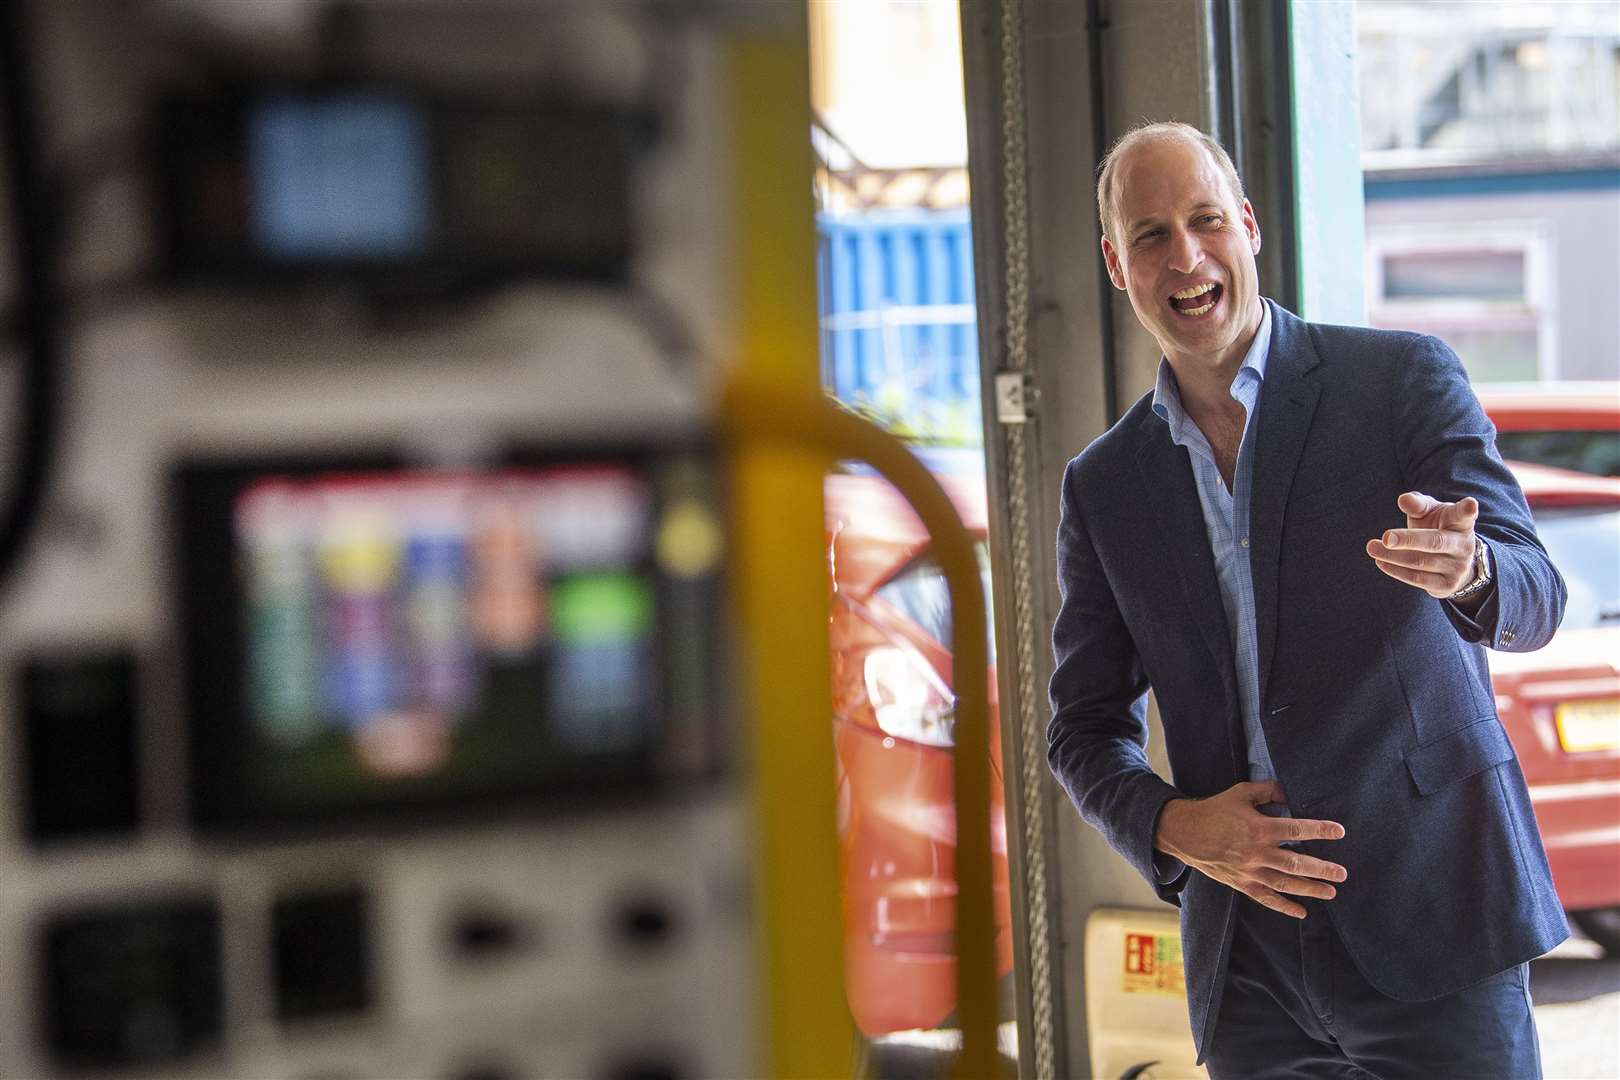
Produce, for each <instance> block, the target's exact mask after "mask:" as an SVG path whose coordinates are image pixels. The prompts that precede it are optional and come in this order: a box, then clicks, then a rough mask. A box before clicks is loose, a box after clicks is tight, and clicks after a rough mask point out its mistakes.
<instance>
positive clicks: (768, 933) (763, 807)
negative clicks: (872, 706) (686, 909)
mask: <svg viewBox="0 0 1620 1080" xmlns="http://www.w3.org/2000/svg"><path fill="white" fill-rule="evenodd" d="M721 419H722V423H723V425H724V427H725V429H726V431H727V433H728V435H729V437H730V438H731V439H732V440H733V441H734V442H735V444H736V457H737V459H738V460H739V474H738V483H739V489H740V490H739V491H738V493H737V498H738V503H737V508H738V522H737V529H738V541H739V543H738V563H739V567H738V573H739V577H740V584H741V585H742V589H743V594H744V604H743V615H744V621H745V624H747V625H745V631H746V637H747V640H750V641H752V642H754V643H755V644H756V647H755V650H754V655H753V657H752V659H753V661H754V665H755V667H756V673H755V677H754V679H753V682H752V688H753V700H752V701H751V702H750V703H749V707H750V709H751V711H752V713H753V715H755V716H759V717H761V718H762V719H763V724H762V725H761V727H760V728H757V729H755V730H753V731H751V732H750V733H749V736H750V739H751V742H752V745H751V747H750V753H751V758H752V761H753V764H754V778H753V780H754V797H755V804H756V809H757V813H756V815H755V821H756V829H758V830H759V833H758V842H759V850H760V855H761V858H760V862H759V865H758V868H757V871H758V875H759V876H758V886H759V895H760V903H759V905H758V908H757V910H758V913H759V918H760V921H761V927H760V941H761V947H762V949H763V956H762V961H763V963H762V967H761V974H762V977H763V978H764V980H765V983H764V986H763V992H764V994H765V996H766V997H767V999H768V1000H767V1007H766V1010H765V1013H766V1015H765V1017H764V1018H763V1019H764V1021H765V1023H766V1027H767V1032H766V1039H767V1045H768V1047H769V1050H768V1053H767V1058H768V1061H767V1068H768V1071H769V1073H770V1075H772V1076H794V1077H797V1076H829V1075H833V1070H832V1069H830V1068H829V1066H830V1065H831V1064H832V1063H833V1062H834V1060H835V1055H836V1054H837V1053H838V1052H839V1049H840V1043H842V1046H843V1047H844V1048H846V1049H845V1050H844V1052H845V1053H847V1046H848V1041H849V1036H850V1025H849V1021H848V1018H847V1014H844V1013H842V1010H843V1007H844V1006H843V1002H844V995H843V993H841V992H838V991H840V990H841V989H842V987H843V979H842V966H841V965H837V967H836V972H837V974H836V975H835V976H832V977H831V980H830V981H822V980H823V979H827V978H828V976H827V972H828V968H829V965H828V963H827V957H828V956H829V955H831V956H832V957H838V956H840V955H841V953H842V945H843V927H842V921H841V918H838V917H837V912H838V908H837V904H836V898H837V890H836V888H835V885H834V883H835V882H836V881H837V880H838V876H837V875H838V865H837V858H836V850H834V851H833V857H832V859H831V860H829V859H828V858H827V851H828V846H827V844H826V842H825V836H826V835H830V834H831V833H832V831H833V822H834V818H833V817H832V815H831V813H829V812H828V811H830V809H831V803H832V800H831V793H832V781H833V773H832V768H831V764H832V762H831V757H832V746H831V736H830V733H829V731H828V723H829V718H830V704H831V703H830V694H831V681H830V679H828V678H825V676H824V675H822V676H818V677H822V678H823V679H824V681H822V683H821V686H820V687H819V688H818V691H819V692H817V693H814V694H812V695H810V696H808V697H806V696H805V693H804V688H803V685H802V679H799V678H795V677H794V676H792V675H789V674H787V673H785V672H783V673H782V678H781V679H775V678H772V677H770V675H769V671H770V669H771V668H772V667H773V666H776V667H777V668H778V670H780V664H781V661H782V660H783V658H782V657H780V656H777V657H774V658H773V657H770V656H767V655H766V653H767V651H768V649H769V646H770V644H771V643H772V642H777V643H780V642H784V641H786V642H798V643H801V644H802V647H805V648H808V647H810V646H811V644H812V643H813V644H814V645H815V647H816V648H819V650H820V653H821V657H822V659H821V660H820V662H819V663H810V664H808V665H807V666H808V667H809V668H810V669H811V670H812V671H817V672H821V673H825V672H826V670H827V669H826V665H825V654H826V651H827V641H826V607H825V602H824V601H825V584H824V582H825V577H824V575H825V573H826V570H825V563H824V562H823V563H822V566H821V568H820V570H819V573H820V574H821V575H822V577H821V579H820V580H821V581H822V583H823V584H822V585H821V588H822V590H823V595H822V600H823V602H822V603H820V604H817V605H815V606H814V608H813V609H810V610H802V609H797V608H795V607H793V606H791V605H787V604H780V603H778V604H772V603H770V602H769V599H768V595H767V594H768V592H769V590H770V589H771V583H772V582H773V581H774V580H776V579H775V578H773V577H772V576H771V575H773V574H775V573H777V572H778V567H777V560H776V559H775V558H774V554H775V553H774V552H773V551H771V550H770V546H771V544H772V541H771V539H770V528H769V526H767V525H766V524H765V523H764V522H763V521H762V520H761V517H762V515H765V516H769V515H771V514H772V513H773V508H772V507H771V506H770V500H769V498H768V497H766V498H764V499H762V498H761V496H762V495H766V494H767V493H764V492H761V491H760V490H759V487H758V485H757V484H753V483H751V476H750V474H749V472H748V470H749V464H748V463H749V462H750V461H753V460H757V458H758V455H759V454H761V453H762V452H763V453H768V452H769V451H770V450H772V449H776V450H778V451H780V450H787V449H791V448H799V450H800V451H801V453H802V451H803V450H804V449H806V448H815V449H818V450H820V451H822V452H823V453H824V454H825V455H826V462H825V463H830V460H831V458H832V457H834V456H839V457H853V458H861V459H864V460H865V461H867V462H868V463H869V464H871V465H872V466H873V467H874V468H875V469H877V471H878V472H880V473H882V474H883V475H884V476H885V477H886V478H887V479H888V480H889V481H890V482H891V483H892V484H894V486H895V487H896V488H898V489H899V490H900V493H901V494H902V495H903V496H905V498H906V499H907V500H908V501H909V502H910V503H911V504H912V506H913V507H914V508H915V509H916V511H917V515H918V516H919V517H920V518H921V519H922V522H923V524H924V526H925V527H926V528H927V529H928V531H929V533H930V534H931V535H932V537H933V546H932V554H933V556H934V559H935V560H936V561H937V562H938V563H939V565H940V568H941V569H942V570H943V571H944V574H945V580H946V583H947V586H948V589H949V592H950V599H951V612H952V618H951V649H952V655H953V656H954V661H953V664H952V670H953V673H954V683H955V692H956V753H955V755H954V768H955V772H954V776H955V788H956V815H957V827H956V877H957V895H956V956H957V1015H958V1017H959V1018H960V1021H961V1025H962V1052H961V1054H960V1056H959V1057H958V1058H957V1061H956V1068H955V1074H956V1075H957V1076H959V1077H968V1078H973V1080H989V1078H991V1077H995V1076H996V1075H998V1073H999V1066H998V1059H997V1056H996V1040H995V1029H996V1021H997V1016H996V993H995V986H996V963H995V935H996V925H995V908H994V899H993V894H992V890H991V869H990V759H989V752H990V732H989V705H988V701H989V681H988V674H989V672H988V669H989V655H988V651H987V645H986V640H985V600H984V593H983V591H982V586H981V584H980V577H979V564H978V559H977V558H976V556H975V553H974V548H973V539H972V537H971V536H970V535H969V534H968V532H967V530H966V528H964V527H963V525H962V520H961V518H960V517H959V516H958V515H957V513H956V508H955V507H954V506H953V505H952V504H951V501H950V499H949V497H948V496H947V495H946V494H945V492H944V490H943V489H942V488H941V487H940V486H939V482H938V481H937V480H935V479H934V477H933V476H932V475H931V474H930V473H929V472H928V470H927V469H926V468H924V467H923V465H922V463H921V462H919V461H918V460H917V459H916V458H915V457H914V456H913V455H912V454H911V452H910V451H909V450H907V449H906V447H905V445H904V444H903V443H901V442H900V441H899V440H897V439H895V438H894V437H893V436H891V435H889V434H888V433H886V432H884V431H883V430H882V429H881V428H879V427H877V426H876V425H874V424H872V423H870V422H869V421H866V420H864V419H862V418H860V417H858V416H856V415H854V414H852V413H849V412H846V411H845V410H843V409H840V408H838V407H837V406H836V405H834V404H833V403H832V402H831V401H829V400H828V399H827V398H825V397H824V396H821V395H819V394H816V393H813V392H812V393H805V392H803V391H800V390H797V389H795V388H793V387H791V386H784V385H782V383H781V382H780V381H777V380H753V381H736V382H733V383H732V384H731V385H730V386H729V388H728V389H727V391H726V393H725V395H724V397H723V400H722V404H721ZM801 464H808V463H807V462H801ZM766 475H768V471H767V472H765V473H761V474H758V475H757V476H756V477H754V478H757V479H763V478H764V477H765V476H766ZM774 509H778V510H779V509H782V507H776V508H774ZM789 516H790V517H792V518H793V519H794V520H796V521H799V522H800V524H801V525H802V522H803V516H804V515H803V514H802V513H799V514H790V515H789ZM778 529H780V526H778ZM816 535H817V537H818V538H819V537H820V536H821V535H822V534H821V527H820V525H819V523H818V526H817V533H816ZM804 659H805V657H804V656H803V655H802V654H801V655H800V656H798V657H792V658H788V660H789V663H794V662H798V661H802V660H804ZM795 683H797V684H798V685H793V684H795ZM765 725H770V727H769V730H765ZM795 808H797V811H798V812H794V811H795ZM819 814H826V816H823V817H821V820H820V821H819V822H817V821H816V820H815V818H816V816H817V815H819ZM828 894H830V895H831V896H832V897H833V899H834V901H835V903H834V904H833V905H831V910H832V911H833V912H834V916H833V917H832V918H829V916H828V911H829V905H828V904H827V903H826V897H827V895H828ZM834 963H836V961H835V962H834ZM811 970H816V971H820V972H821V973H822V974H821V978H820V979H817V980H814V981H813V982H812V983H811V984H810V985H808V986H807V985H805V979H806V976H807V975H809V974H810V972H811ZM816 983H819V985H817V984H816ZM835 994H836V996H834V995H835ZM828 998H832V1000H833V1001H834V1002H835V1005H836V1008H837V1010H838V1014H835V1013H834V1012H833V1011H832V1008H831V1007H829V1006H828V1004H827V999H828ZM838 1071H842V1069H839V1070H838Z"/></svg>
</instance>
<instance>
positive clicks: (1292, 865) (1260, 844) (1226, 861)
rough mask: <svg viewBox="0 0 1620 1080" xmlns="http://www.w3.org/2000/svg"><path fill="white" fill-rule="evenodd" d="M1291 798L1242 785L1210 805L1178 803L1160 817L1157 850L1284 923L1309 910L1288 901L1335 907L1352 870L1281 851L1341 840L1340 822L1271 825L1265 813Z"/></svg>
mask: <svg viewBox="0 0 1620 1080" xmlns="http://www.w3.org/2000/svg"><path fill="white" fill-rule="evenodd" d="M1286 801H1287V798H1286V796H1285V795H1284V794H1283V789H1282V787H1281V786H1280V785H1278V784H1277V783H1276V782H1275V781H1269V782H1266V783H1244V784H1234V785H1232V786H1231V787H1229V788H1227V789H1226V790H1225V791H1223V792H1221V793H1220V794H1219V795H1212V796H1210V797H1209V798H1207V799H1171V800H1170V801H1169V802H1167V803H1165V804H1164V809H1163V810H1161V811H1160V812H1159V821H1158V824H1157V826H1156V827H1155V829H1154V832H1153V846H1154V847H1156V848H1158V849H1159V850H1160V851H1162V852H1164V853H1165V854H1167V855H1174V856H1175V857H1176V858H1178V859H1180V860H1181V861H1182V862H1184V863H1186V864H1187V865H1188V866H1190V867H1192V868H1193V869H1194V870H1197V871H1198V872H1199V873H1201V874H1203V875H1204V876H1205V877H1208V878H1212V879H1214V880H1215V881H1219V882H1221V883H1222V884H1223V885H1228V886H1230V887H1232V888H1234V889H1236V890H1237V891H1238V892H1240V893H1243V894H1244V895H1245V896H1248V897H1251V898H1253V899H1254V900H1255V901H1257V902H1259V903H1261V904H1264V905H1265V906H1266V907H1268V908H1271V909H1272V910H1274V911H1280V912H1282V913H1283V914H1284V915H1292V916H1293V917H1294V918H1296V919H1303V918H1304V917H1305V909H1304V908H1303V907H1301V906H1300V905H1299V904H1296V903H1295V902H1294V901H1292V900H1289V899H1287V898H1286V897H1285V896H1283V895H1282V894H1283V893H1292V894H1294V895H1295V896H1310V897H1315V898H1316V899H1318V900H1331V899H1333V897H1334V896H1335V895H1336V893H1337V890H1336V889H1334V887H1333V886H1332V885H1331V884H1329V882H1335V881H1343V880H1344V879H1345V878H1346V876H1348V875H1347V874H1346V872H1345V869H1344V867H1342V866H1340V865H1339V864H1338V863H1331V862H1327V861H1326V860H1323V859H1317V858H1313V857H1311V856H1309V855H1306V854H1304V853H1302V852H1298V851H1287V850H1285V849H1283V848H1282V847H1281V846H1280V845H1282V844H1284V843H1287V842H1289V841H1293V840H1341V839H1343V838H1344V826H1343V825H1340V824H1339V823H1338V822H1336V821H1314V820H1311V819H1309V818H1278V817H1267V816H1266V815H1265V814H1262V813H1261V812H1260V811H1259V810H1258V809H1257V807H1259V806H1262V805H1264V804H1266V803H1282V802H1286Z"/></svg>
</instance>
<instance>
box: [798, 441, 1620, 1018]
mask: <svg viewBox="0 0 1620 1080" xmlns="http://www.w3.org/2000/svg"><path fill="white" fill-rule="evenodd" d="M1513 469H1514V472H1515V474H1516V475H1517V476H1518V477H1519V480H1520V483H1521V484H1522V485H1523V487H1524V491H1525V495H1526V497H1527V499H1528V500H1529V502H1530V506H1531V508H1532V510H1533V512H1534V513H1535V516H1536V522H1537V529H1538V531H1539V533H1540V535H1541V538H1542V540H1543V542H1544V543H1545V544H1546V546H1547V549H1548V551H1549V552H1550V553H1551V554H1552V557H1553V561H1554V563H1555V564H1556V565H1557V566H1558V568H1559V569H1560V571H1561V572H1562V573H1563V574H1564V577H1565V580H1566V582H1567V583H1568V586H1569V606H1568V610H1567V613H1566V615H1565V619H1564V624H1563V627H1562V629H1561V630H1560V631H1559V633H1558V634H1557V635H1556V636H1555V637H1554V639H1553V641H1552V642H1551V643H1550V644H1549V645H1547V646H1546V647H1545V648H1543V649H1540V650H1538V651H1536V652H1533V653H1502V652H1496V651H1492V652H1491V653H1490V654H1489V656H1490V662H1491V670H1492V682H1493V685H1494V688H1495V691H1496V705H1497V709H1498V712H1499V714H1500V715H1501V718H1502V722H1503V725H1504V726H1505V727H1506V729H1507V731H1508V734H1509V736H1510V737H1511V738H1512V740H1513V743H1514V746H1515V748H1516V749H1517V750H1518V754H1519V760H1520V762H1521V764H1522V767H1523V769H1524V772H1525V777H1526V780H1527V781H1528V783H1529V785H1530V795H1531V799H1532V800H1533V802H1534V805H1535V809H1536V815H1537V819H1538V821H1539V824H1540V827H1541V833H1542V839H1543V842H1544V843H1545V845H1546V848H1547V854H1548V859H1549V861H1550V862H1551V864H1552V870H1553V876H1554V879H1555V881H1556V882H1557V885H1558V890H1559V896H1560V897H1561V898H1562V899H1563V902H1564V906H1565V907H1566V908H1568V909H1569V910H1570V912H1571V914H1572V916H1573V917H1574V919H1575V921H1576V922H1577V923H1578V924H1579V925H1580V926H1581V927H1582V928H1583V929H1584V930H1585V931H1586V932H1587V934H1588V935H1589V936H1591V937H1592V938H1593V940H1595V941H1597V942H1598V943H1600V944H1601V945H1603V946H1604V947H1605V948H1606V949H1607V950H1609V951H1610V952H1612V953H1614V954H1616V955H1620V479H1609V478H1601V477H1595V476H1591V475H1587V474H1581V473H1575V472H1569V471H1565V470H1562V469H1548V468H1542V467H1538V466H1532V465H1523V464H1519V463H1513ZM939 480H940V481H941V483H942V484H943V485H944V486H945V488H946V491H947V493H948V494H949V495H950V496H951V498H952V500H953V502H954V503H955V505H956V507H957V511H958V512H959V513H960V514H961V516H962V519H963V521H964V523H965V524H966V525H967V526H968V528H969V529H970V530H971V531H972V532H973V533H974V535H975V536H977V537H978V538H979V545H980V553H981V565H982V566H983V568H984V571H983V572H984V575H985V584H986V595H987V596H988V595H989V587H988V586H989V567H988V557H987V556H986V554H985V548H984V536H985V493H984V486H983V482H982V480H980V479H979V478H978V477H976V476H973V475H971V474H968V475H941V476H939ZM826 505H827V530H828V541H829V554H830V558H831V562H832V571H833V590H834V595H833V605H832V614H831V644H832V665H833V684H834V690H833V694H834V718H833V730H834V740H835V745H836V750H837V763H838V810H839V821H838V827H839V837H840V840H841V845H842V854H843V860H844V882H843V885H844V910H845V942H844V948H845V971H846V982H847V987H848V994H849V1003H850V1008H851V1011H852V1013H853V1015H854V1017H855V1021H856V1023H857V1024H858V1026H859V1027H860V1029H861V1030H862V1031H863V1032H864V1033H866V1034H867V1035H869V1036H877V1035H883V1034H887V1033H891V1032H895V1031H901V1030H906V1029H913V1028H931V1027H937V1026H939V1025H940V1024H941V1023H943V1022H946V1021H947V1019H948V1017H949V1015H950V1013H951V1011H952V1009H953V1008H954V1007H955V1004H956V988H955V987H956V970H955V968H956V965H955V957H954V952H953V947H952V939H951V935H952V930H953V926H954V919H955V892H956V887H955V876H954V866H955V853H956V814H955V808H954V805H953V802H952V796H951V789H952V784H951V754H952V752H953V737H952V717H953V700H954V699H953V697H952V693H951V655H950V650H949V646H948V644H947V643H948V642H949V640H950V607H949V603H948V601H947V596H946V587H945V582H944V579H943V577H942V576H941V574H940V572H939V570H938V568H937V567H936V566H935V564H934V563H933V562H932V561H931V560H930V559H929V558H928V555H927V551H928V535H927V533H926V532H925V531H924V529H923V527H922V525H921V523H920V522H919V521H918V520H917V518H916V517H915V515H914V514H913V513H912V511H911V509H910V507H909V506H908V505H907V504H906V503H905V502H904V500H902V499H901V498H900V496H899V495H898V494H897V493H895V492H894V490H893V489H892V488H890V487H889V486H888V485H887V484H886V483H884V482H883V481H882V480H880V479H878V478H877V477H875V476H870V475H836V476H832V477H829V479H828V481H827V485H826ZM993 660H994V657H993V655H992V662H993ZM991 675H992V677H991V679H990V692H991V694H992V700H991V702H990V724H991V739H990V746H989V753H990V760H991V767H992V770H993V780H994V783H993V785H992V787H993V793H992V794H993V805H992V829H993V833H992V856H993V859H994V865H993V869H994V883H995V890H996V903H997V918H998V924H997V925H998V932H997V937H996V948H997V958H998V962H999V970H1000V972H1001V974H1002V975H1003V977H1006V976H1007V974H1008V973H1009V972H1011V970H1012V939H1011V935H1010V916H1009V905H1008V891H1007V889H1008V884H1007V881H1008V879H1007V841H1006V826H1005V821H1004V809H1003V805H1004V804H1003V801H1002V792H1001V779H1002V764H1001V740H1000V727H999V719H998V717H999V709H998V708H997V701H996V700H995V697H994V695H995V693H996V682H995V678H994V672H992V673H991Z"/></svg>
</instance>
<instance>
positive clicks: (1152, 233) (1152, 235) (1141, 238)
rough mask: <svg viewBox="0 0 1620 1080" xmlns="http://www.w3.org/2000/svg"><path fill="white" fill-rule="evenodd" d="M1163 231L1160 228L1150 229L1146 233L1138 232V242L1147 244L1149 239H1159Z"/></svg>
mask: <svg viewBox="0 0 1620 1080" xmlns="http://www.w3.org/2000/svg"><path fill="white" fill-rule="evenodd" d="M1162 232H1163V230H1160V229H1150V230H1148V231H1147V232H1145V233H1138V234H1137V237H1136V242H1137V243H1138V244H1145V243H1147V242H1148V241H1149V240H1157V239H1158V238H1159V236H1160V235H1161V234H1162Z"/></svg>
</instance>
